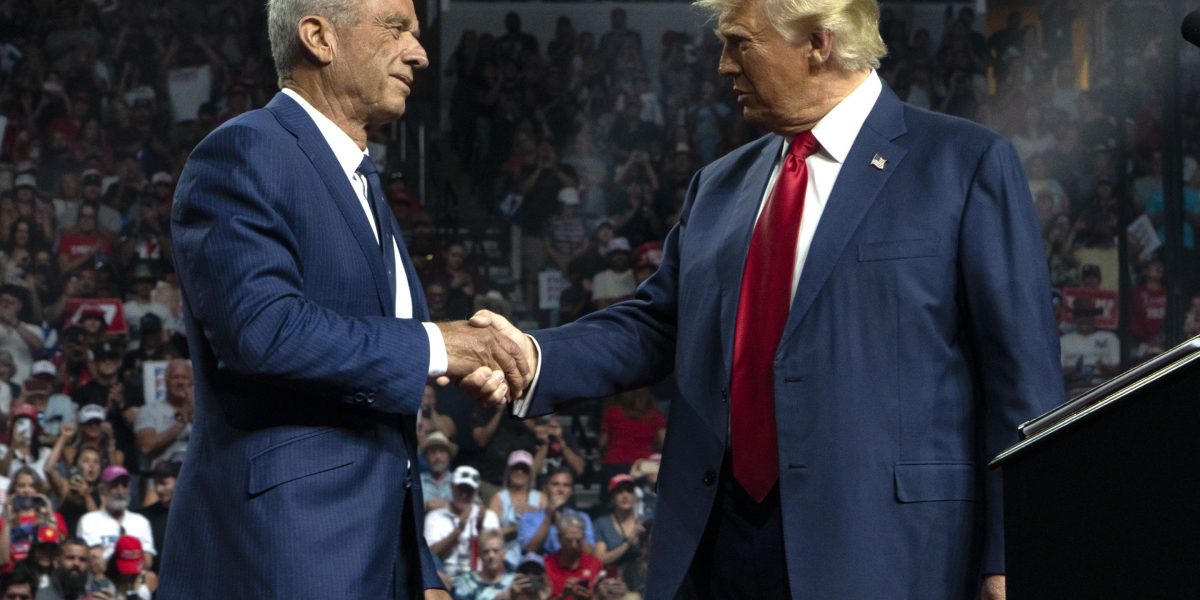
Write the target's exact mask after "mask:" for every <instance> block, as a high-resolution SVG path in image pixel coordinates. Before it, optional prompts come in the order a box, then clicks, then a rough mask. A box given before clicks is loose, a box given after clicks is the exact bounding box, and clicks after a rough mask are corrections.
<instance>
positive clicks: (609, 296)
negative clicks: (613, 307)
mask: <svg viewBox="0 0 1200 600" xmlns="http://www.w3.org/2000/svg"><path fill="white" fill-rule="evenodd" d="M631 251H632V249H631V248H630V247H629V240H626V239H625V238H622V237H618V238H613V239H611V240H609V242H608V248H607V252H606V257H607V258H608V268H607V269H605V270H603V271H600V272H599V273H596V275H595V276H594V277H592V302H594V303H595V305H596V308H598V309H599V308H604V307H606V306H608V305H610V304H616V303H617V302H620V301H622V300H625V299H628V298H632V297H633V292H634V290H635V289H636V288H637V279H636V278H635V277H634V275H633V269H631V268H629V254H630V252H631Z"/></svg>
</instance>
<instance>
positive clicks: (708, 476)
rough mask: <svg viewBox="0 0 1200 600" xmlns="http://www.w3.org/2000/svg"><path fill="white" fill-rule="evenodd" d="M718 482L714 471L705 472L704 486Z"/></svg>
mask: <svg viewBox="0 0 1200 600" xmlns="http://www.w3.org/2000/svg"><path fill="white" fill-rule="evenodd" d="M716 482H717V474H716V473H713V472H712V471H705V472H704V485H712V484H714V483H716Z"/></svg>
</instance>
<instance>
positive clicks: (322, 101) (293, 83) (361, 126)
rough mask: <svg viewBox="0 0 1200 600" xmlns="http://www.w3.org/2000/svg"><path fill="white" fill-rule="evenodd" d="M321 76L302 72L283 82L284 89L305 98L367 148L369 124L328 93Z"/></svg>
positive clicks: (342, 101) (357, 142)
mask: <svg viewBox="0 0 1200 600" xmlns="http://www.w3.org/2000/svg"><path fill="white" fill-rule="evenodd" d="M320 79H321V74H320V73H319V72H317V73H309V72H300V71H297V72H296V73H294V74H293V78H292V79H288V80H286V81H284V82H283V87H285V88H287V89H289V90H292V91H293V92H296V93H297V94H299V95H300V97H301V98H304V100H305V101H306V102H308V103H309V104H311V105H312V107H313V108H315V109H317V112H319V113H321V114H323V115H325V117H326V118H328V119H329V120H330V121H333V124H334V125H337V126H338V129H341V130H342V131H344V132H346V135H348V136H350V139H352V140H354V143H355V144H358V147H359V148H362V149H363V150H366V148H367V122H366V120H365V119H363V118H362V117H361V116H360V115H356V114H354V111H353V110H352V109H351V107H350V105H349V103H347V102H345V101H344V99H342V98H338V97H336V96H334V95H332V94H330V93H328V92H327V89H328V88H327V86H323V85H320V83H321V82H320Z"/></svg>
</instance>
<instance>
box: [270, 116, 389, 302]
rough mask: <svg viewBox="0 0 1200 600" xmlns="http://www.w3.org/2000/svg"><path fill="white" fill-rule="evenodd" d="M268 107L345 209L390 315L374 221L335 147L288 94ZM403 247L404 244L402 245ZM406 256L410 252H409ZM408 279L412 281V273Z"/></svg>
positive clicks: (340, 209)
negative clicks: (341, 163)
mask: <svg viewBox="0 0 1200 600" xmlns="http://www.w3.org/2000/svg"><path fill="white" fill-rule="evenodd" d="M267 109H268V110H270V111H271V112H272V113H274V114H275V118H276V120H278V121H279V123H280V124H281V125H283V126H284V128H286V129H287V130H288V131H290V132H291V133H292V135H294V136H296V143H297V144H299V146H300V149H301V150H303V151H304V154H305V155H307V156H308V160H309V161H311V162H312V165H313V168H314V169H316V171H317V174H318V175H320V176H321V180H322V181H323V182H325V189H326V191H328V192H329V196H330V197H331V198H333V203H334V205H336V206H337V207H338V210H339V211H340V212H341V213H342V217H343V218H344V219H346V224H347V225H349V226H350V232H351V233H352V234H353V235H354V240H355V242H357V244H358V247H359V249H361V250H362V253H363V257H364V258H365V259H366V262H367V266H368V267H370V269H371V275H372V277H373V278H374V279H375V292H376V293H377V294H378V296H379V305H380V308H381V309H382V310H383V314H385V315H391V314H392V313H394V312H395V310H396V309H395V301H394V300H392V298H393V296H395V291H394V290H389V289H388V287H389V286H388V278H387V272H386V271H385V267H384V264H383V257H382V256H381V255H380V252H379V242H377V241H375V233H374V232H373V231H372V230H371V223H370V222H369V221H368V220H367V216H366V214H365V213H364V212H363V209H362V205H361V204H359V202H358V196H357V195H356V194H355V193H354V189H353V188H352V187H351V186H350V182H349V181H348V180H347V179H346V174H345V172H344V171H342V167H341V165H339V164H338V162H337V158H336V157H334V155H333V150H331V149H330V148H329V143H328V142H326V141H325V138H324V136H322V135H321V131H320V130H319V129H317V125H316V123H313V121H312V118H311V117H309V116H308V113H306V112H304V109H303V108H301V107H300V105H299V104H297V103H296V101H295V100H292V99H291V98H289V97H288V96H287V95H286V94H284V93H282V92H280V93H278V94H275V98H273V99H272V100H271V102H270V103H269V104H267ZM401 247H402V248H403V245H401ZM405 256H407V254H406V253H405ZM408 270H409V264H408V263H406V264H405V271H406V272H407V271H408ZM409 281H410V282H411V281H412V279H411V277H410V279H409Z"/></svg>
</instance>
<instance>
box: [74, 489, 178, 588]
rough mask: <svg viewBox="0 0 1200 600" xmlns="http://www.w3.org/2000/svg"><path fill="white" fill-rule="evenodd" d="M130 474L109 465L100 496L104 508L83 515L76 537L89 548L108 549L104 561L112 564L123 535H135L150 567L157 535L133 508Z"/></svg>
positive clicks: (147, 521) (154, 553) (105, 550)
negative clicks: (130, 499) (110, 561)
mask: <svg viewBox="0 0 1200 600" xmlns="http://www.w3.org/2000/svg"><path fill="white" fill-rule="evenodd" d="M129 480H130V477H129V471H126V470H125V467H122V466H120V465H109V466H108V468H106V469H104V472H103V473H101V474H100V496H101V497H102V498H103V500H104V507H103V508H101V509H100V510H96V511H92V512H90V513H87V514H85V515H83V517H81V518H80V519H79V526H78V527H77V528H76V535H78V536H79V537H81V538H83V540H84V541H86V542H87V543H88V546H89V547H94V546H101V547H103V548H104V559H105V560H108V559H109V558H110V557H111V556H112V554H113V550H114V549H115V548H116V546H117V540H118V539H120V538H121V536H122V535H131V536H133V537H136V538H137V539H138V540H140V541H141V542H142V549H143V551H144V552H145V553H146V554H147V558H146V565H147V567H148V566H149V565H150V564H151V563H152V562H153V557H154V555H156V554H158V552H157V551H156V550H155V549H154V534H153V533H152V532H151V530H150V521H149V520H147V519H146V517H143V516H142V515H139V514H137V513H135V512H131V511H129V510H127V509H128V508H129Z"/></svg>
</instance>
